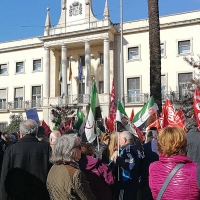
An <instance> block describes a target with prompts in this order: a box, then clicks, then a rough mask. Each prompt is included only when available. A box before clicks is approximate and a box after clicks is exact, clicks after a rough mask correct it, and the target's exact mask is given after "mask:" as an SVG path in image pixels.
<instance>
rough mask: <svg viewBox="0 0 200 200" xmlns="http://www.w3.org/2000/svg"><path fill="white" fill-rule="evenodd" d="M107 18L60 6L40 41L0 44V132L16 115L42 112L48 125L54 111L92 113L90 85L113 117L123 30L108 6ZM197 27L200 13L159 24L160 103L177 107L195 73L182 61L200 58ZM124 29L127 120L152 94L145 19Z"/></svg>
mask: <svg viewBox="0 0 200 200" xmlns="http://www.w3.org/2000/svg"><path fill="white" fill-rule="evenodd" d="M103 16H104V18H103V19H102V20H98V19H96V18H95V16H94V14H93V11H92V0H62V1H61V16H60V19H59V21H58V24H57V25H56V26H55V27H52V26H51V21H50V11H49V9H47V17H46V22H45V30H44V34H43V36H40V37H35V38H28V39H22V40H16V41H6V42H3V43H0V129H3V127H4V126H6V124H8V123H9V116H10V113H11V112H12V113H23V115H24V116H25V111H26V109H30V108H37V110H38V114H39V118H40V120H42V119H44V120H45V121H46V122H47V123H49V124H50V125H52V124H51V122H50V109H51V106H50V105H58V104H59V105H66V104H68V105H69V106H71V107H74V108H77V107H80V108H81V109H83V110H84V111H85V112H87V108H88V105H89V102H90V95H91V83H92V79H93V78H95V79H96V82H97V87H98V92H99V99H100V103H101V106H102V109H103V112H104V115H105V116H107V115H108V110H109V101H110V92H111V84H112V79H114V83H115V95H116V99H118V98H120V48H121V46H120V25H119V24H113V23H112V22H111V21H110V13H109V7H108V2H107V0H105V8H104V13H103ZM199 22H200V11H192V12H187V13H178V14H175V15H169V16H163V17H160V27H161V54H162V85H161V87H162V93H163V100H164V99H165V98H166V97H169V98H171V99H172V100H173V101H174V102H176V101H177V100H178V99H179V98H180V96H181V95H183V94H184V93H185V92H187V84H188V83H189V82H190V79H191V78H192V77H194V76H195V74H196V73H195V70H194V69H193V68H191V67H190V66H188V64H187V63H186V62H185V61H183V57H184V56H190V57H191V56H194V57H195V56H197V54H198V53H200V52H199V46H200V37H199V34H198V33H199V31H200V26H199ZM123 27H124V32H123V50H124V92H125V108H126V112H127V114H130V112H131V110H132V108H134V110H135V113H136V112H137V111H139V109H141V107H142V106H143V105H144V103H145V102H146V101H147V99H148V98H149V93H150V91H149V90H150V87H149V84H150V74H149V73H150V69H149V65H150V64H149V35H148V34H149V32H148V19H143V20H138V21H130V22H125V23H124V24H123ZM70 66H71V69H72V78H71V80H69V69H70ZM80 66H81V67H82V77H81V80H80V77H79V67H80ZM60 71H61V72H62V73H61V72H60ZM60 74H62V81H60Z"/></svg>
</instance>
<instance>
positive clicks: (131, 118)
mask: <svg viewBox="0 0 200 200" xmlns="http://www.w3.org/2000/svg"><path fill="white" fill-rule="evenodd" d="M134 116H135V115H134V110H133V109H132V112H131V116H130V122H132V121H133V118H134Z"/></svg>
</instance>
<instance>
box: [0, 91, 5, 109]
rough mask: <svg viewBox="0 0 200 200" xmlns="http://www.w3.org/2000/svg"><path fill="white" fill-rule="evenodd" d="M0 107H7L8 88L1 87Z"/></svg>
mask: <svg viewBox="0 0 200 200" xmlns="http://www.w3.org/2000/svg"><path fill="white" fill-rule="evenodd" d="M0 109H6V89H0Z"/></svg>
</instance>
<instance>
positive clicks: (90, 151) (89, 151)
mask: <svg viewBox="0 0 200 200" xmlns="http://www.w3.org/2000/svg"><path fill="white" fill-rule="evenodd" d="M81 153H82V155H85V156H94V148H93V146H92V144H90V143H83V144H81Z"/></svg>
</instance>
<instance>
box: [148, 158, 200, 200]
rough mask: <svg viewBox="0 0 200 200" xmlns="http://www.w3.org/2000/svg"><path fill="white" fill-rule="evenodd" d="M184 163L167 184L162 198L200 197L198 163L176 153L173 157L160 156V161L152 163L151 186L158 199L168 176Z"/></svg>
mask: <svg viewBox="0 0 200 200" xmlns="http://www.w3.org/2000/svg"><path fill="white" fill-rule="evenodd" d="M178 163H183V164H184V165H183V166H182V167H181V168H180V169H179V170H178V171H177V172H176V174H175V175H174V176H173V178H172V179H171V181H170V183H169V185H168V186H167V188H166V190H165V192H164V194H163V196H162V200H174V199H176V200H183V199H187V200H197V199H199V197H200V189H199V188H198V185H197V178H196V173H197V163H193V162H192V160H190V159H189V158H188V157H186V156H181V155H174V156H171V157H169V158H168V157H164V156H161V155H160V156H159V161H156V162H154V163H152V164H151V165H150V168H149V186H150V188H151V192H152V194H153V198H154V199H156V198H157V196H158V193H159V191H160V189H161V187H162V186H163V184H164V182H165V180H166V178H167V177H168V175H169V174H170V172H171V171H172V170H173V168H174V167H175V166H176V165H177V164H178Z"/></svg>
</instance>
